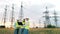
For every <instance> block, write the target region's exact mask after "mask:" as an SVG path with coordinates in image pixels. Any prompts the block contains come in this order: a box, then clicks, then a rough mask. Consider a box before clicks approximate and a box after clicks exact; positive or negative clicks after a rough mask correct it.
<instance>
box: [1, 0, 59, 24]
mask: <svg viewBox="0 0 60 34" xmlns="http://www.w3.org/2000/svg"><path fill="white" fill-rule="evenodd" d="M21 2H23V13H24V18H26V17H28V18H30V21H31V24H33V23H35V24H38V22H39V19H40V20H41V23H43V22H44V17H42V16H43V15H44V14H43V12H44V11H45V8H46V6H47V7H48V10H49V12H50V13H49V14H50V15H51V16H52V15H53V12H54V10H55V11H56V12H57V14H58V16H60V0H0V15H1V16H0V20H1V21H2V20H3V15H4V11H5V10H4V8H5V6H6V5H8V11H9V12H7V22H9V20H10V18H11V11H12V9H11V7H12V4H14V7H15V10H14V17H15V19H18V17H19V11H20V8H21V7H20V6H21ZM52 20H53V19H52ZM52 20H51V21H52Z"/></svg>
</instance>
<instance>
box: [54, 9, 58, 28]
mask: <svg viewBox="0 0 60 34" xmlns="http://www.w3.org/2000/svg"><path fill="white" fill-rule="evenodd" d="M57 17H58V16H57V13H56V11H55V10H54V21H55V24H56V27H57V21H58V20H57Z"/></svg>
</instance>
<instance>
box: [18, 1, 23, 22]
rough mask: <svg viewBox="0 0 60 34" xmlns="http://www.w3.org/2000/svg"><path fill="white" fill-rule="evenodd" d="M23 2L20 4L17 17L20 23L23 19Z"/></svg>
mask: <svg viewBox="0 0 60 34" xmlns="http://www.w3.org/2000/svg"><path fill="white" fill-rule="evenodd" d="M22 4H23V2H21V11H20V15H19V18H20V21H22V19H23V5H22Z"/></svg>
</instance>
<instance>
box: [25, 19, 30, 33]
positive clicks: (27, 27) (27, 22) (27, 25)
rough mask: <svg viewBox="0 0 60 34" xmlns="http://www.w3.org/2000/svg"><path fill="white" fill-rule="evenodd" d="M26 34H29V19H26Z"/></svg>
mask: <svg viewBox="0 0 60 34" xmlns="http://www.w3.org/2000/svg"><path fill="white" fill-rule="evenodd" d="M24 28H25V29H24V34H28V33H29V18H26V19H25V26H24Z"/></svg>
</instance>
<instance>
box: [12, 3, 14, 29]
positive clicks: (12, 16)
mask: <svg viewBox="0 0 60 34" xmlns="http://www.w3.org/2000/svg"><path fill="white" fill-rule="evenodd" d="M13 16H14V4H12V14H11V28H12V26H13V21H14V17H13Z"/></svg>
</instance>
